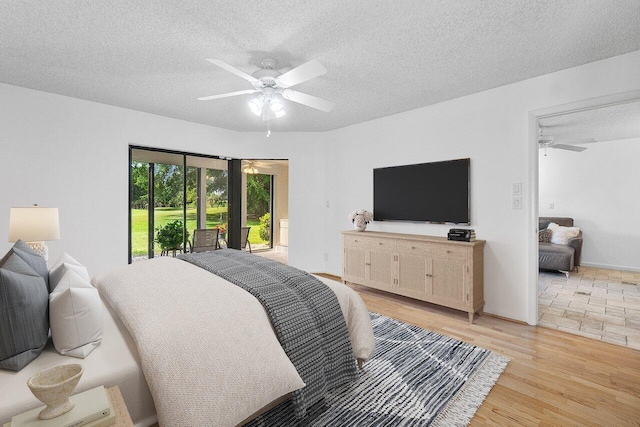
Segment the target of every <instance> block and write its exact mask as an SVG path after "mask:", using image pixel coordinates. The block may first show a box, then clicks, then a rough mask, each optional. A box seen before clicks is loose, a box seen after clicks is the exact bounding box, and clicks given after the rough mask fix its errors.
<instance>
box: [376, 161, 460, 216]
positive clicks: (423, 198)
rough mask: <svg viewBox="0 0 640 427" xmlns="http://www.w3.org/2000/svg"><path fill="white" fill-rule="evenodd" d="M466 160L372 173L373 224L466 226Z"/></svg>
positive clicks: (388, 168) (390, 168) (385, 169)
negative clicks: (402, 222) (434, 223)
mask: <svg viewBox="0 0 640 427" xmlns="http://www.w3.org/2000/svg"><path fill="white" fill-rule="evenodd" d="M469 165H470V159H459V160H449V161H444V162H434V163H421V164H416V165H406V166H394V167H386V168H378V169H374V170H373V219H374V220H375V221H385V220H396V221H431V222H450V223H456V224H469V223H470V221H471V220H470V214H469V176H470V175H469Z"/></svg>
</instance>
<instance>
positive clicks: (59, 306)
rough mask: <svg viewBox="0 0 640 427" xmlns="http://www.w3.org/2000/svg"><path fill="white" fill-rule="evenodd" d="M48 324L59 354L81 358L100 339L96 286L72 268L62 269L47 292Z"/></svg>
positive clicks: (100, 316)
mask: <svg viewBox="0 0 640 427" xmlns="http://www.w3.org/2000/svg"><path fill="white" fill-rule="evenodd" d="M49 324H50V326H51V338H53V345H54V346H55V348H56V350H58V352H59V353H60V354H64V355H67V356H74V357H80V358H82V359H84V358H85V357H87V356H88V355H89V353H91V352H92V351H93V349H94V348H96V347H97V346H98V344H100V341H101V340H102V327H103V319H102V305H101V303H100V295H98V290H97V289H96V288H94V287H93V286H91V284H90V283H89V282H88V281H87V280H85V279H84V278H83V277H81V276H80V275H79V274H78V273H76V272H75V271H74V270H73V269H70V268H67V269H65V272H64V275H63V276H62V277H61V278H60V280H59V281H58V284H57V286H56V288H55V289H54V290H53V292H51V294H49Z"/></svg>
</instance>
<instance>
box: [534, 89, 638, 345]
mask: <svg viewBox="0 0 640 427" xmlns="http://www.w3.org/2000/svg"><path fill="white" fill-rule="evenodd" d="M638 96H640V93H638V91H635V92H633V93H627V94H621V95H615V96H613V97H606V98H601V99H597V100H589V101H585V102H583V103H578V104H573V105H571V106H564V107H557V108H555V109H551V111H550V110H547V111H544V112H537V113H538V114H535V115H534V116H535V117H534V119H535V122H534V123H532V124H533V125H534V128H535V132H536V134H537V140H536V141H535V142H536V143H535V145H538V146H539V147H536V151H538V150H537V149H538V148H539V151H538V153H536V156H535V163H536V168H535V172H536V176H535V178H536V180H535V183H534V184H535V185H536V187H537V188H536V191H535V198H536V200H535V203H532V205H533V206H534V212H533V213H534V215H535V220H536V223H537V224H539V230H538V234H539V236H540V238H542V239H543V240H544V239H545V238H546V237H545V235H547V236H548V238H551V236H553V239H554V240H552V241H551V242H544V241H541V242H536V244H535V246H536V251H535V254H536V259H535V264H536V271H535V275H536V279H535V290H536V298H535V301H536V304H537V307H536V308H537V316H536V317H537V319H536V320H537V322H536V323H537V324H538V325H540V326H543V327H547V328H552V329H557V330H561V331H564V332H567V333H572V334H576V335H581V336H585V337H588V338H592V339H595V340H601V341H605V342H609V343H613V344H618V345H623V346H628V347H632V348H638V349H640V339H639V338H638V337H639V336H640V322H638V321H637V316H638V315H640V264H638V261H637V260H639V259H640V247H638V245H637V244H636V242H637V238H638V237H640V232H636V234H635V235H634V234H633V232H630V230H629V229H627V228H624V229H625V230H627V232H626V233H623V234H621V233H620V229H621V227H624V226H623V225H622V224H625V223H626V221H627V219H628V218H631V217H635V216H637V215H638V213H639V212H640V203H637V202H636V201H635V200H634V199H633V198H629V197H628V194H629V193H630V192H633V189H632V185H631V184H628V182H631V181H637V180H638V179H639V177H640V176H638V175H635V176H636V178H634V177H633V176H632V175H631V174H632V173H633V172H632V171H634V170H637V168H635V167H633V165H632V164H631V163H632V162H633V161H632V160H630V159H632V158H634V159H635V158H637V157H638V155H640V113H639V112H640V99H638ZM567 107H568V108H567ZM625 186H626V190H625ZM548 223H554V224H557V225H559V226H561V227H562V226H565V227H570V226H573V227H574V228H575V229H574V230H568V229H566V228H564V229H560V232H561V233H560V234H556V227H557V226H556V225H553V224H552V225H551V226H549V228H550V229H551V230H547V226H548ZM566 231H569V232H572V233H575V232H577V233H578V234H577V235H576V236H573V235H572V236H568V238H567V239H564V240H563V239H562V238H561V237H562V233H564V232H566ZM630 233H631V234H630ZM565 240H566V241H565Z"/></svg>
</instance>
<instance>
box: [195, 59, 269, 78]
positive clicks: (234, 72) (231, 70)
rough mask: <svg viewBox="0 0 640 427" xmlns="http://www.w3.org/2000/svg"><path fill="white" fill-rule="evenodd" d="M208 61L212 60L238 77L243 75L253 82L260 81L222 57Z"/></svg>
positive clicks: (211, 60) (210, 60)
mask: <svg viewBox="0 0 640 427" xmlns="http://www.w3.org/2000/svg"><path fill="white" fill-rule="evenodd" d="M207 61H209V62H211V63H212V64H214V65H217V66H218V67H220V68H223V69H225V70H227V71H229V72H230V73H233V74H235V75H236V76H238V77H242V78H243V79H245V80H247V81H249V82H251V83H256V82H259V80H258V79H256V78H255V77H253V76H252V75H249V74H247V73H245V72H244V71H240V70H238V69H237V68H236V67H234V66H231V65H229V64H227V63H226V62H224V61H221V60H220V59H207Z"/></svg>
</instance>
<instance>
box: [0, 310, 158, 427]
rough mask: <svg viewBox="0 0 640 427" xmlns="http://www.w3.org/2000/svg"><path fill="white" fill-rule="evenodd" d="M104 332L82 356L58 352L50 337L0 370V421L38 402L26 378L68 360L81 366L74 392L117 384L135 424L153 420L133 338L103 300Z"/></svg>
mask: <svg viewBox="0 0 640 427" xmlns="http://www.w3.org/2000/svg"><path fill="white" fill-rule="evenodd" d="M103 304H104V305H103V313H104V332H103V337H102V342H101V343H100V345H99V346H98V347H97V348H96V349H95V350H94V351H93V352H92V353H91V354H90V355H89V356H88V357H87V358H86V359H78V358H75V357H71V356H62V355H61V354H59V353H58V352H57V351H56V350H55V348H53V343H52V342H51V338H49V342H48V343H47V346H46V347H45V349H44V351H43V352H42V354H41V355H40V356H38V357H37V358H36V359H35V360H34V361H33V362H31V363H30V364H28V365H27V366H25V367H24V368H23V369H22V370H21V371H19V372H13V371H5V370H0V425H3V424H4V423H7V422H10V421H11V417H13V416H14V415H16V414H19V413H22V412H24V411H27V410H29V409H33V408H36V407H39V406H42V403H40V401H38V400H37V399H36V398H35V397H34V396H33V394H31V391H30V390H29V388H28V387H27V380H28V379H29V377H31V376H32V375H33V374H35V373H36V372H38V371H41V370H43V369H46V368H49V367H51V366H56V365H64V364H68V363H79V364H81V365H83V366H84V374H83V376H82V378H81V379H80V383H79V384H78V388H77V389H76V391H77V392H82V391H85V390H89V389H91V388H94V387H97V386H100V385H104V386H106V387H110V386H114V385H118V386H119V387H120V392H121V393H122V397H123V398H124V400H125V402H126V403H127V408H128V409H129V413H130V414H131V418H132V419H133V421H134V423H135V424H136V425H137V426H142V427H146V426H148V425H150V424H153V423H155V421H156V409H155V407H154V405H153V399H152V397H151V393H150V392H149V387H148V386H147V382H146V381H145V378H144V375H143V373H142V368H141V367H140V358H139V357H138V351H137V349H136V345H135V343H134V342H133V339H132V338H131V336H130V335H129V333H128V332H127V329H126V328H125V327H124V325H123V324H122V322H121V321H120V320H119V319H118V318H117V317H116V316H115V315H114V314H113V311H112V310H111V309H110V308H109V306H108V305H107V304H106V303H104V301H103Z"/></svg>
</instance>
